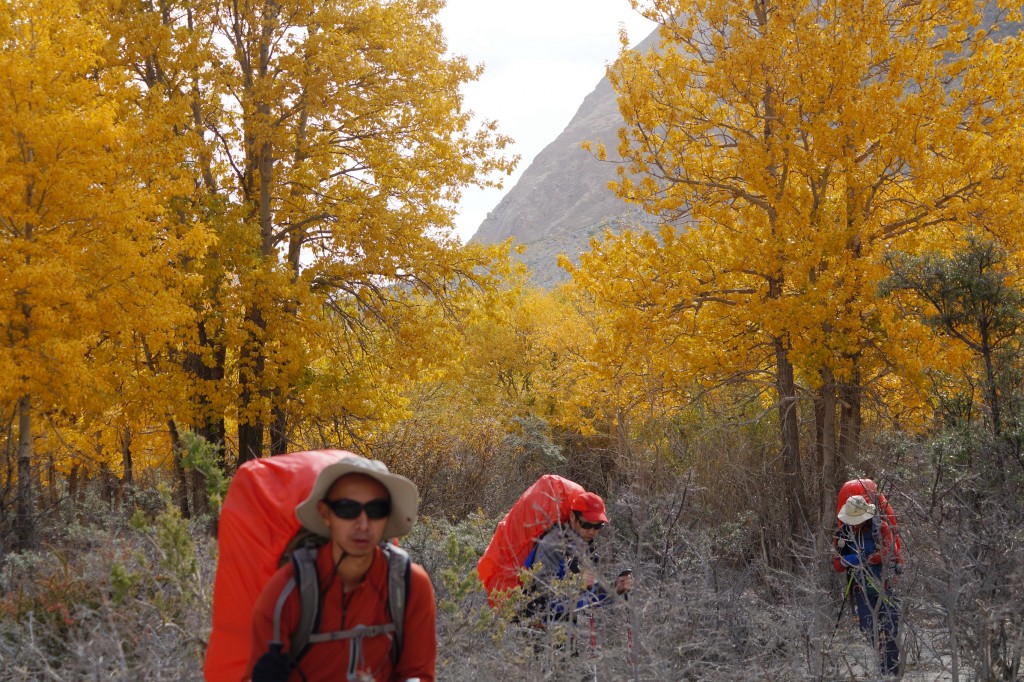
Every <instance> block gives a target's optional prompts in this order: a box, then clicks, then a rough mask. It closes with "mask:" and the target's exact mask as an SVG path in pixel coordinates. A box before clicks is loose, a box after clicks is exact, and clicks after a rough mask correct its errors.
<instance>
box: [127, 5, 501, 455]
mask: <svg viewBox="0 0 1024 682" xmlns="http://www.w3.org/2000/svg"><path fill="white" fill-rule="evenodd" d="M442 5H443V3H442V2H440V1H439V0H396V1H388V2H381V1H378V0H327V1H316V2H304V1H298V0H285V1H283V2H269V1H268V2H254V3H241V4H240V3H233V2H213V3H209V2H193V1H190V0H181V1H170V2H167V3H161V5H160V7H153V8H152V9H151V10H147V9H144V8H137V7H134V6H131V7H129V6H125V8H124V14H123V16H124V26H125V28H123V31H124V34H125V35H126V36H128V40H127V42H126V45H127V46H128V47H127V48H126V49H125V57H126V58H127V59H128V60H129V61H130V62H131V63H133V64H134V65H135V69H136V72H137V73H138V74H139V77H140V79H143V80H144V81H145V82H146V83H147V86H150V87H152V88H154V89H155V90H159V91H161V92H163V93H164V94H165V97H166V99H167V100H168V101H180V100H182V99H185V100H188V101H190V108H189V111H188V116H183V117H182V119H181V121H180V126H179V130H182V131H185V130H190V131H191V134H192V138H191V139H192V141H193V143H194V145H195V146H194V150H195V151H194V153H193V154H191V155H190V158H189V159H188V161H189V163H190V164H192V165H193V167H194V170H195V173H196V183H197V186H199V187H201V188H202V191H203V194H204V196H194V197H193V198H192V201H191V203H190V206H191V209H190V210H192V211H195V212H196V213H197V214H206V213H210V214H212V216H213V217H210V218H207V220H208V221H209V222H210V224H211V225H213V226H214V228H215V229H216V230H217V232H218V235H219V243H218V247H217V249H216V251H215V252H214V253H212V254H211V257H210V258H209V259H208V260H207V262H206V263H205V264H200V265H199V267H200V269H201V270H202V271H203V272H204V273H205V275H206V276H207V278H208V283H209V289H208V291H207V292H206V296H205V297H204V298H203V299H201V300H198V301H197V302H196V310H197V313H199V318H198V324H199V327H198V331H197V333H196V334H195V341H196V343H198V345H197V346H196V347H195V348H194V349H193V352H194V361H193V362H192V364H191V367H192V371H193V372H194V373H196V376H197V379H198V381H197V383H196V386H197V387H199V388H200V389H201V390H197V391H196V394H195V396H196V400H197V401H202V402H204V404H205V406H196V407H203V409H202V410H196V411H195V412H194V414H193V417H192V418H193V419H196V418H201V419H202V420H204V421H205V422H206V423H207V424H209V423H210V421H211V420H218V419H219V421H220V422H221V423H224V421H225V420H230V421H232V422H234V423H236V424H237V428H238V431H237V444H238V457H239V460H240V461H245V460H246V459H249V458H252V457H259V456H262V455H264V454H267V453H277V452H282V451H284V450H286V449H287V448H288V447H289V445H290V444H289V434H290V433H292V432H293V431H294V428H295V425H294V424H293V423H292V422H294V420H295V419H296V418H299V417H301V415H302V414H308V413H309V412H310V410H318V414H319V415H320V416H325V415H330V414H334V415H335V416H338V417H340V418H343V417H344V415H345V414H349V415H353V416H355V418H356V419H357V420H359V419H364V420H365V419H370V420H372V419H374V418H375V417H374V414H375V410H377V409H378V408H383V407H384V402H386V400H387V399H384V402H382V401H378V400H376V399H374V398H373V397H372V396H368V395H367V394H366V392H362V391H360V392H353V393H351V394H349V393H347V392H346V391H345V390H344V386H345V385H346V384H348V386H349V387H351V388H352V389H353V390H355V389H356V388H358V387H359V386H360V385H365V381H364V379H366V378H365V377H364V378H359V377H356V376H354V374H353V372H355V373H361V372H366V373H368V374H369V375H373V374H374V373H376V374H377V377H378V379H379V380H380V381H382V382H383V381H387V380H388V377H390V378H391V379H393V380H396V381H397V380H399V377H401V376H404V375H407V374H408V373H409V372H414V371H415V368H416V366H417V365H418V364H419V363H420V362H421V360H422V359H417V358H415V357H414V354H413V353H409V352H407V351H406V349H405V348H404V347H403V344H394V343H392V342H390V341H383V339H384V337H385V336H388V335H390V337H391V338H392V339H394V340H397V339H400V336H401V333H402V332H401V331H400V326H401V325H402V324H405V323H406V322H407V321H408V319H409V317H408V316H407V315H406V314H405V313H404V310H405V309H407V308H409V307H410V306H415V305H419V304H420V303H417V302H414V301H422V300H423V299H422V298H419V297H423V296H428V297H433V298H434V299H435V300H440V301H445V300H448V299H450V298H451V297H452V296H457V292H458V290H459V288H460V287H461V286H490V285H489V284H487V278H486V276H485V275H486V273H485V270H482V269H481V267H483V268H485V269H486V267H488V266H489V264H490V263H491V262H492V256H493V255H494V254H493V253H485V252H484V250H482V249H477V248H472V249H463V248H462V247H461V245H460V244H459V242H458V239H457V238H456V236H455V234H454V231H453V227H452V220H453V215H454V213H453V210H454V209H453V207H454V206H455V204H456V203H457V201H458V198H459V193H460V191H461V189H462V188H463V187H465V186H466V185H469V184H485V185H486V184H492V183H493V182H494V180H493V179H492V172H495V171H497V172H504V171H508V170H510V169H511V167H512V165H513V163H514V161H513V160H510V159H505V158H502V157H499V156H498V153H499V152H500V150H501V149H502V148H503V147H504V146H505V145H506V144H507V141H508V140H507V139H506V138H505V137H504V136H501V135H499V134H497V132H496V130H495V127H494V125H493V123H484V124H483V125H481V126H480V127H479V129H476V130H473V129H471V120H472V116H471V112H467V111H463V110H462V103H461V96H460V94H459V87H460V85H461V84H463V83H465V82H468V81H471V80H474V79H476V78H477V77H478V75H479V73H480V69H479V68H478V67H474V66H471V65H469V64H468V63H467V62H466V60H465V59H464V58H462V57H452V56H447V55H446V54H445V52H446V45H445V41H444V36H443V33H442V30H441V27H440V24H439V23H438V21H437V16H436V15H437V12H438V11H439V10H440V8H441V7H442ZM139 26H149V27H153V29H154V30H152V31H150V30H139ZM157 29H158V30H157ZM154 35H155V36H160V37H161V38H160V39H159V40H155V39H154V38H153V36H154ZM196 54H200V55H202V58H201V59H200V60H198V61H196V60H195V59H194V57H189V55H196ZM382 341H383V343H381V342H382ZM374 348H380V349H381V350H382V352H391V353H394V354H395V355H394V356H393V357H392V358H391V359H389V361H388V363H385V364H390V365H392V366H393V368H394V366H398V365H401V366H402V367H403V368H404V369H402V370H401V371H383V369H382V367H381V362H380V359H379V358H373V357H372V354H370V355H368V354H367V351H369V350H370V349H374ZM346 349H348V351H349V354H348V355H347V356H346V357H345V358H339V361H338V362H337V363H331V364H332V365H333V367H334V371H336V372H341V373H343V374H345V375H348V378H345V377H333V378H326V377H325V375H324V371H325V369H326V367H327V366H328V365H327V364H325V362H324V360H325V359H329V358H331V357H335V356H337V354H338V353H340V352H345V351H346ZM354 365H358V367H357V368H354V367H353V366H354ZM200 373H202V374H203V375H204V376H202V377H200V376H199V374H200ZM321 378H323V379H325V380H326V381H327V382H328V384H333V385H335V386H338V387H340V388H339V390H337V391H336V392H335V393H334V395H333V400H332V402H331V403H330V404H324V403H320V404H318V405H315V406H314V405H310V404H309V400H308V399H309V398H311V397H313V396H318V397H319V396H321V395H323V390H324V389H323V387H320V386H316V385H314V384H315V382H316V381H318V380H319V379H321ZM367 380H368V381H371V382H372V379H367ZM203 387H205V388H203ZM383 393H387V391H384V392H383ZM224 396H230V397H231V400H232V402H233V405H231V406H226V405H224V404H223V403H222V402H221V401H220V399H219V398H222V397H224ZM218 410H219V411H220V416H219V418H218V417H217V416H216V412H217V411H218ZM200 413H202V414H200ZM214 430H215V429H214ZM268 435H269V443H268V441H267V436H268Z"/></svg>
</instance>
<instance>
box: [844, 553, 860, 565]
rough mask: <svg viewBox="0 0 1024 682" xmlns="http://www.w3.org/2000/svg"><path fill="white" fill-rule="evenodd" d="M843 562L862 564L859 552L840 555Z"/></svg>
mask: <svg viewBox="0 0 1024 682" xmlns="http://www.w3.org/2000/svg"><path fill="white" fill-rule="evenodd" d="M840 559H841V560H842V562H843V563H844V564H846V565H847V566H860V555H859V554H856V553H855V554H844V555H843V556H841V557H840Z"/></svg>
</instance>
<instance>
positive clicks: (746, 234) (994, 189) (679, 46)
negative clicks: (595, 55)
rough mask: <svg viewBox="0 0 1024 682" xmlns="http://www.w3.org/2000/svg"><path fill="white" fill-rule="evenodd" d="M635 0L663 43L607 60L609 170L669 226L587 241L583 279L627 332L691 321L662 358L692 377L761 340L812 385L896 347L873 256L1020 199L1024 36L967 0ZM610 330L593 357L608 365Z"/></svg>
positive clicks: (859, 369)
mask: <svg viewBox="0 0 1024 682" xmlns="http://www.w3.org/2000/svg"><path fill="white" fill-rule="evenodd" d="M645 4H646V5H648V9H647V10H646V12H645V13H646V14H647V15H648V16H651V17H652V18H655V19H656V20H657V21H658V22H659V23H660V24H661V34H660V37H661V41H660V45H659V48H658V50H656V51H651V52H649V53H647V54H640V53H637V52H632V51H629V50H627V49H623V52H622V53H621V55H620V58H619V60H618V61H617V62H616V64H615V65H614V66H613V67H612V68H611V69H610V72H609V77H610V79H611V81H612V84H613V86H614V87H615V89H616V90H617V92H618V95H619V108H620V111H621V113H622V115H623V117H624V119H625V121H626V124H627V127H626V128H625V129H624V130H622V131H620V144H619V149H618V155H619V159H620V163H621V165H620V167H619V180H618V182H617V183H615V184H614V185H613V189H614V190H615V191H616V192H617V193H618V195H619V196H620V197H622V198H623V199H625V200H627V201H630V202H634V203H637V204H639V205H640V206H642V207H643V208H644V209H645V210H646V211H647V212H648V213H650V214H652V215H653V216H656V217H657V218H658V219H659V220H661V221H663V222H664V223H665V224H668V225H672V226H674V227H675V229H676V230H677V231H678V237H676V236H674V235H673V234H671V233H668V234H666V235H665V236H663V239H662V240H661V241H659V242H657V243H642V242H640V241H638V240H635V239H633V238H632V237H630V236H628V235H623V236H620V237H617V238H612V237H606V239H605V241H604V242H603V243H600V244H596V243H595V244H594V245H593V252H592V254H591V255H590V256H589V257H588V258H585V259H584V260H583V262H582V263H581V266H580V267H579V268H577V269H575V270H574V271H573V282H574V287H575V288H576V289H577V290H578V291H579V292H580V293H579V295H580V296H584V297H585V298H586V299H587V300H589V301H592V302H593V304H594V305H595V306H598V307H601V308H602V309H603V310H604V313H603V314H604V315H605V316H607V317H608V318H611V319H613V320H614V324H620V325H622V326H623V328H624V329H626V328H628V329H630V330H631V332H632V333H637V334H639V336H640V337H641V338H643V332H642V331H641V330H650V331H652V332H653V331H654V330H659V331H658V337H659V338H661V339H664V340H668V339H679V338H684V337H685V338H687V339H689V340H690V344H689V345H690V346H691V348H692V349H697V348H699V350H691V352H690V353H683V352H680V351H679V349H678V348H677V347H676V346H675V345H673V346H671V351H666V353H667V355H666V356H665V357H664V359H663V360H662V362H664V363H667V366H672V363H675V366H677V367H683V366H685V367H687V368H689V369H691V370H692V371H693V373H694V374H695V375H698V376H699V375H700V374H701V373H703V372H704V371H712V372H713V373H714V374H715V375H717V376H718V377H719V378H722V379H724V378H725V377H726V376H728V373H729V372H743V371H746V372H753V371H758V370H763V369H767V368H770V367H771V364H772V363H773V359H772V358H771V357H770V354H768V353H766V351H765V349H766V348H768V347H769V346H770V345H771V344H772V343H773V342H780V343H781V344H782V347H783V348H784V349H785V350H786V352H787V353H788V355H789V360H790V361H791V362H793V363H794V364H795V365H796V367H797V370H798V375H801V376H803V377H804V380H805V381H807V382H808V383H809V384H810V385H811V386H813V385H814V384H815V382H816V381H817V379H816V378H815V377H816V375H817V374H818V372H819V371H821V370H824V369H825V368H828V370H829V371H831V372H832V373H833V375H834V376H836V377H838V378H840V380H843V379H845V378H847V377H853V376H860V377H861V378H862V379H863V380H864V381H866V382H870V381H871V380H872V377H875V376H878V375H882V374H885V373H886V372H888V371H889V368H890V367H892V366H893V365H897V366H898V365H899V364H901V363H902V362H904V361H906V362H908V363H911V364H912V362H911V361H912V359H911V358H909V357H907V353H908V352H913V351H909V350H908V349H909V348H911V346H906V345H900V342H899V341H898V339H900V338H901V335H900V334H899V333H896V331H895V330H892V329H888V328H886V326H885V325H886V324H887V323H891V322H892V321H894V320H895V319H896V316H895V315H893V314H892V311H891V310H889V309H888V308H887V306H889V305H890V302H888V301H886V300H884V299H880V298H879V296H878V293H877V289H876V287H877V284H878V282H879V280H880V279H881V278H882V277H884V275H885V272H884V268H882V267H881V259H882V257H883V256H884V255H885V253H887V252H889V251H891V250H896V249H906V250H914V249H919V248H923V247H924V246H925V245H929V244H934V243H935V240H936V239H942V238H948V234H947V235H943V234H942V233H941V231H940V230H939V229H938V228H939V227H940V226H942V228H943V229H945V230H948V231H949V232H956V231H958V230H960V229H962V228H963V227H964V225H965V224H966V221H967V220H968V218H970V219H972V220H977V219H979V217H980V216H986V217H987V218H988V220H989V221H991V222H992V223H993V224H994V225H998V224H1005V219H1004V216H1006V215H1007V214H1008V213H1015V214H1017V215H1019V211H1020V208H1019V207H1017V208H1012V209H1011V208H1009V207H1007V206H1006V204H1007V203H1008V202H1013V203H1016V204H1019V203H1020V201H1019V197H1020V196H1021V191H1020V190H1021V187H1020V184H1021V180H1020V178H1021V177H1022V173H1021V171H1022V165H1021V155H1020V153H1019V152H1020V151H1021V147H1020V145H1021V137H1022V136H1021V133H1020V132H1019V131H1020V130H1022V129H1024V128H1022V126H1021V124H1022V123H1024V121H1022V120H1021V113H1022V107H1024V97H1022V92H1021V90H1020V88H1019V87H1017V86H1015V84H1014V83H1015V82H1014V81H1013V80H1012V77H1009V79H1008V74H1012V73H1019V67H1020V65H1021V64H1022V62H1021V60H1022V59H1024V48H1022V45H1021V42H1020V41H1019V40H1017V39H1015V38H1006V39H1001V38H1002V36H1000V35H999V31H998V29H999V27H998V26H990V25H989V24H987V23H986V21H987V19H986V18H985V16H983V15H982V13H981V11H980V9H979V8H978V7H976V5H975V4H974V3H952V4H951V3H938V2H931V1H925V2H921V3H888V2H881V1H875V0H869V1H868V2H865V3H849V2H845V1H844V0H825V1H823V2H817V3H810V4H808V3H803V2H792V1H791V0H777V1H773V2H767V3H751V2H749V1H746V0H698V1H697V2H682V1H681V0H653V2H651V3H645ZM978 26H981V27H984V28H991V29H993V30H992V31H990V32H989V33H987V34H986V33H985V32H984V31H974V28H975V27H978ZM993 38H995V39H993ZM1007 150H1011V151H1010V153H1009V154H1008V153H1007ZM608 156H609V157H610V156H611V154H610V153H609V154H608ZM638 278H639V282H638ZM584 292H585V293H584ZM698 311H699V312H698ZM627 335H628V334H627V333H623V335H622V336H623V337H625V336H627ZM663 344H664V347H665V348H666V349H667V348H670V346H669V345H668V344H667V343H665V342H663ZM654 345H655V346H657V345H658V344H657V343H654ZM913 347H916V348H918V349H919V348H920V346H919V344H917V345H915V346H913ZM612 348H613V346H609V345H605V346H604V347H603V349H602V351H601V352H602V353H605V355H603V356H602V355H600V354H598V353H597V352H596V351H595V355H594V356H593V358H594V360H595V361H596V362H600V363H606V364H607V365H608V366H617V365H618V364H619V363H620V362H621V360H622V358H621V355H619V354H617V353H616V352H615V351H613V350H611V349H612ZM726 348H727V349H729V350H728V351H727V352H724V353H723V349H726ZM701 355H703V356H704V357H705V358H708V359H710V358H715V360H716V362H719V363H720V366H719V367H718V368H717V369H715V368H712V367H711V365H710V363H709V362H708V361H707V360H705V361H702V360H701V357H700V356H701ZM723 357H731V358H733V360H732V361H725V362H723V361H722V358H723ZM930 357H934V358H936V359H937V360H940V358H939V357H938V356H936V355H935V354H932V355H931V356H930ZM917 374H919V371H918V370H910V369H908V378H911V377H913V376H916V375H917ZM911 381H912V382H913V381H915V380H913V379H911Z"/></svg>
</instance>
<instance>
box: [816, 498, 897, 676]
mask: <svg viewBox="0 0 1024 682" xmlns="http://www.w3.org/2000/svg"><path fill="white" fill-rule="evenodd" d="M837 516H838V518H839V527H838V528H837V529H836V535H835V550H836V551H835V555H834V556H833V558H832V567H833V568H834V569H835V570H836V571H845V572H846V574H847V581H846V594H845V595H844V599H845V598H848V597H852V599H853V605H854V616H855V618H856V619H857V624H858V625H859V626H860V629H861V630H862V631H863V632H864V633H865V634H866V635H867V636H868V639H869V640H870V641H871V642H872V644H873V645H874V647H875V650H876V651H877V652H878V654H879V667H880V672H881V673H882V675H891V676H894V677H898V676H899V674H900V649H899V643H898V642H897V637H898V636H899V621H900V610H899V603H898V602H897V600H896V597H895V595H894V593H893V590H892V585H891V579H892V578H893V577H894V574H895V571H896V568H897V563H896V548H897V545H896V540H895V536H894V534H893V531H892V528H891V527H890V525H889V523H887V522H886V520H885V518H884V517H883V516H880V515H879V514H878V508H877V507H876V505H874V504H871V503H870V502H868V501H867V499H865V497H864V496H863V495H852V496H851V497H849V498H848V499H847V500H846V502H845V503H844V504H843V506H842V507H841V508H840V510H839V513H838V514H837ZM844 603H845V602H844Z"/></svg>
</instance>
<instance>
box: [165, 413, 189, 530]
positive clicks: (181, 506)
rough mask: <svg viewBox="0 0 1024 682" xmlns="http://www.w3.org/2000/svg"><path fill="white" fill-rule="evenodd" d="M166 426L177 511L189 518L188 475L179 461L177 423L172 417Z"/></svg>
mask: <svg viewBox="0 0 1024 682" xmlns="http://www.w3.org/2000/svg"><path fill="white" fill-rule="evenodd" d="M167 426H168V429H169V430H170V433H171V452H172V453H174V454H173V457H174V483H175V488H176V490H175V497H177V498H178V511H180V512H181V518H183V519H188V518H191V512H190V510H189V506H188V476H187V475H186V474H185V467H184V466H182V463H181V436H180V435H179V434H178V425H177V424H176V423H175V422H174V420H173V419H170V420H168V422H167Z"/></svg>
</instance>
